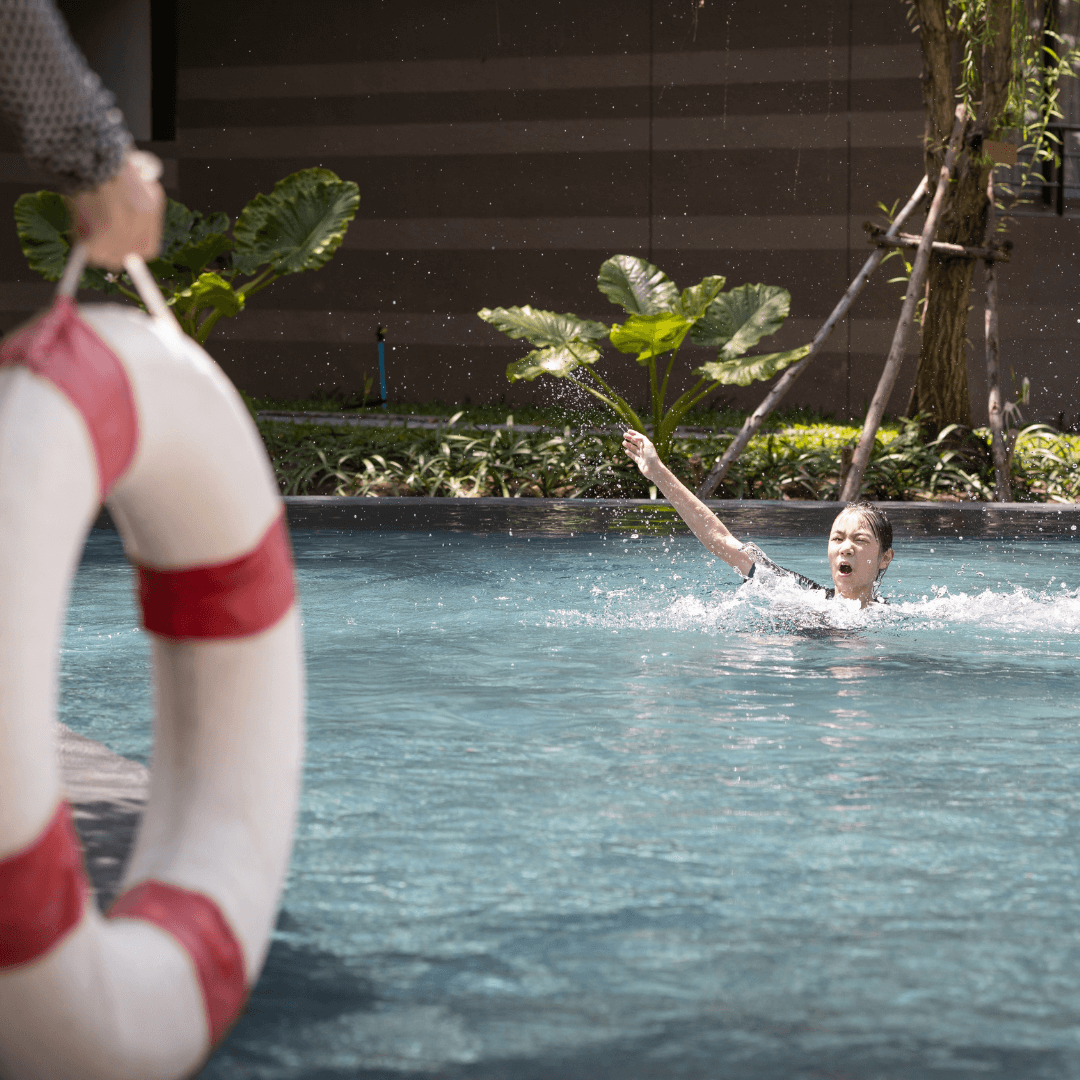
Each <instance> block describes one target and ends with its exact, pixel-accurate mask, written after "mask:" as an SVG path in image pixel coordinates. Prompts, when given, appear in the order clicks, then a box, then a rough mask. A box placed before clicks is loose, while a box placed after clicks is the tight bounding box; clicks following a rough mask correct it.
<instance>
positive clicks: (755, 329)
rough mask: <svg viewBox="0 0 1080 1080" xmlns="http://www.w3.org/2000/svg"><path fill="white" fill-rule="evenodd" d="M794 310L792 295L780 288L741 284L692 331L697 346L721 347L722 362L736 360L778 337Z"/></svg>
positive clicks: (719, 299) (723, 296) (717, 302)
mask: <svg viewBox="0 0 1080 1080" xmlns="http://www.w3.org/2000/svg"><path fill="white" fill-rule="evenodd" d="M790 310H791V293H789V292H788V291H787V289H782V288H781V287H780V286H779V285H740V286H739V287H738V288H737V289H732V290H731V291H730V292H726V293H721V294H720V295H719V296H718V297H717V298H716V299H715V300H714V301H713V302H712V303H711V304H710V305H709V307H708V310H707V311H706V312H705V314H704V315H703V316H702V318H701V319H700V320H699V321H698V322H697V324H696V325H695V326H694V329H693V330H691V331H690V340H691V341H693V342H694V343H695V344H697V345H711V346H713V347H717V346H719V347H720V356H719V359H721V360H732V359H734V358H735V357H736V356H742V354H743V353H744V352H746V351H747V349H750V348H753V346H755V345H756V344H757V343H758V342H759V341H760V340H761V339H762V338H763V337H765V336H766V335H768V334H775V333H776V331H777V330H779V329H780V327H781V325H782V324H783V322H784V319H786V318H787V315H788V312H789V311H790Z"/></svg>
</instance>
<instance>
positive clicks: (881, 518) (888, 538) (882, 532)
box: [840, 502, 892, 553]
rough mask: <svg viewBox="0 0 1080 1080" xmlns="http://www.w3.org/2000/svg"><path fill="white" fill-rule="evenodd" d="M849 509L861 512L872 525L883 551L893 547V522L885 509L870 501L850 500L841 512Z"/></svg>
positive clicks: (843, 512) (871, 527)
mask: <svg viewBox="0 0 1080 1080" xmlns="http://www.w3.org/2000/svg"><path fill="white" fill-rule="evenodd" d="M849 510H853V511H854V512H855V513H856V514H859V515H860V516H861V517H862V519H863V520H864V521H865V522H866V524H867V525H868V526H869V527H870V531H871V532H872V533H873V534H874V537H875V539H876V540H877V542H878V544H879V545H880V549H881V551H882V552H883V553H884V552H886V551H888V550H889V548H891V547H892V522H890V521H889V518H888V515H887V514H886V513H885V511H884V510H882V509H881V508H880V507H878V506H875V505H874V504H873V503H869V502H849V503H848V504H847V506H845V507H844V509H843V510H841V511H840V513H842V514H846V513H847V512H848V511H849Z"/></svg>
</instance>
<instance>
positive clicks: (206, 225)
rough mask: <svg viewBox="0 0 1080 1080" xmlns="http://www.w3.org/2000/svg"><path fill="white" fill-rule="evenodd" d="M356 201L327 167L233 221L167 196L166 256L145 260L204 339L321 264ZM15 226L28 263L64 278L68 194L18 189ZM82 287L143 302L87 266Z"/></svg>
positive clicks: (302, 175) (183, 321)
mask: <svg viewBox="0 0 1080 1080" xmlns="http://www.w3.org/2000/svg"><path fill="white" fill-rule="evenodd" d="M359 201H360V194H359V189H358V188H357V186H356V184H354V183H353V182H352V181H346V180H340V179H339V178H338V177H337V176H336V175H335V174H334V173H332V172H330V170H329V169H303V170H301V171H300V172H298V173H293V174H292V175H291V176H287V177H285V179H284V180H280V181H278V183H277V184H276V185H275V186H274V190H273V192H271V193H270V194H269V195H256V196H255V198H254V199H252V200H251V202H250V203H248V205H247V206H246V207H244V209H243V210H242V211H241V212H240V217H239V218H238V219H237V221H236V225H235V226H233V225H232V222H231V221H230V219H229V215H228V214H226V213H224V212H220V211H219V212H217V213H212V214H206V215H204V214H201V213H200V212H199V211H197V210H190V209H188V207H186V206H184V205H183V204H182V203H178V202H176V201H175V200H174V199H169V200H168V202H167V204H166V208H165V221H164V226H163V229H162V242H161V253H160V254H159V255H158V257H157V258H156V259H152V260H151V261H150V262H149V263H147V266H148V267H149V269H150V271H151V273H153V275H154V277H155V278H156V279H157V282H158V285H159V286H160V287H161V291H162V294H163V295H164V297H165V300H166V302H167V303H168V304H169V305H170V306H171V307H172V308H173V311H174V313H175V314H176V317H177V320H178V321H179V323H180V325H181V326H182V327H183V329H184V332H185V333H187V334H189V335H190V336H191V337H193V338H195V340H196V341H199V342H204V341H206V339H207V337H208V336H209V334H210V331H211V330H213V328H214V326H215V325H216V324H217V322H218V320H219V319H221V318H231V317H232V316H234V315H237V314H239V313H240V312H241V311H243V310H244V307H245V306H246V301H247V298H248V297H250V296H252V295H254V294H255V293H257V292H259V291H260V290H261V289H264V288H266V287H267V286H268V285H270V284H272V283H273V282H274V281H276V280H277V279H278V278H280V277H283V276H284V275H286V274H297V273H300V272H302V271H304V270H317V269H318V268H319V267H321V266H323V265H325V263H326V262H327V261H328V260H329V259H330V257H331V256H332V255H333V253H334V252H335V251H336V250H337V249H338V247H340V245H341V241H342V239H343V238H344V236H345V232H346V230H347V229H348V227H349V222H350V221H352V219H353V217H354V216H355V214H356V208H357V205H358V204H359ZM15 224H16V229H17V231H18V235H19V243H20V244H21V245H22V250H23V254H24V255H25V256H26V259H27V262H28V263H29V264H30V268H31V269H32V270H34V271H36V272H37V273H39V274H41V276H42V277H43V278H45V280H46V281H58V280H59V279H60V276H61V275H62V274H63V272H64V266H65V265H66V263H67V258H68V253H69V251H70V248H71V245H70V242H69V239H68V234H69V232H70V223H69V221H68V212H67V206H66V204H65V203H64V200H63V198H62V197H61V196H60V195H58V194H56V192H52V191H38V192H35V193H33V194H29V195H22V196H20V198H19V199H18V200H17V201H16V203H15ZM230 229H231V230H232V236H230V235H229V231H230ZM242 277H246V278H248V280H246V281H242V280H241V278H242ZM79 284H80V286H81V287H82V288H91V289H99V290H101V291H103V292H107V293H122V294H123V295H124V296H127V297H128V298H129V299H131V300H134V301H135V302H136V303H141V301H140V300H139V297H138V294H137V293H136V292H135V288H134V286H133V285H132V283H131V281H130V280H129V278H128V276H127V274H123V273H121V274H107V273H104V272H103V271H101V270H95V269H93V268H90V269H87V270H86V271H85V272H84V273H83V276H82V280H81V281H80V283H79Z"/></svg>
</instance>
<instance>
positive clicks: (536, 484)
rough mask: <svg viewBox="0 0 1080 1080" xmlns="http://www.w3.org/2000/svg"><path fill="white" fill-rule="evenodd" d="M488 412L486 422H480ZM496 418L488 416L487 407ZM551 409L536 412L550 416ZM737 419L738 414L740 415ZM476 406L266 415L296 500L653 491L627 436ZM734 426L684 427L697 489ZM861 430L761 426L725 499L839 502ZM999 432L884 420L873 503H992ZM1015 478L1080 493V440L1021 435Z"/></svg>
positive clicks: (871, 482) (869, 487)
mask: <svg viewBox="0 0 1080 1080" xmlns="http://www.w3.org/2000/svg"><path fill="white" fill-rule="evenodd" d="M480 413H483V411H482V410H480V411H479V412H474V414H473V415H474V419H473V420H472V422H473V423H476V422H479V421H477V420H476V419H475V416H476V415H479V414H480ZM483 415H484V416H487V413H483ZM541 418H542V417H539V416H538V417H536V419H541ZM731 421H732V427H733V428H734V427H736V426H737V424H738V417H732V418H731ZM466 423H467V422H466V421H463V420H462V414H461V413H460V412H458V413H457V414H456V415H455V416H453V417H451V418H450V419H449V420H448V422H447V424H446V426H445V427H444V428H443V429H442V430H441V431H423V430H417V429H415V428H410V429H408V430H405V429H402V428H400V427H399V428H341V427H329V426H318V425H317V424H310V425H307V424H305V425H300V424H284V423H267V422H263V423H262V424H260V428H261V431H262V433H263V438H264V440H265V441H266V445H267V448H268V450H269V451H270V456H271V460H272V461H273V463H274V467H275V470H276V472H277V476H278V482H279V484H280V485H281V490H282V492H283V493H284V494H287V495H308V494H338V495H370V496H377V495H443V496H449V497H469V496H481V495H495V496H499V495H502V496H521V497H541V496H543V497H555V498H599V497H607V498H647V497H648V494H649V490H648V487H649V485H648V482H647V481H646V480H645V479H644V478H643V477H642V476H641V475H640V473H638V471H637V469H635V468H634V467H633V465H632V464H631V463H630V462H629V461H628V460H627V458H626V456H625V455H624V454H623V452H622V449H621V438H620V437H619V435H618V434H617V433H616V432H610V433H609V432H603V431H596V430H585V431H579V432H578V433H577V434H573V433H571V430H570V428H568V427H567V428H565V429H564V430H563V432H562V434H561V435H558V434H556V433H554V432H550V431H549V432H535V433H530V434H526V433H523V432H520V431H518V430H517V429H514V428H510V429H507V428H503V429H501V430H498V431H495V432H491V431H484V432H481V431H478V430H475V429H473V430H469V429H468V428H467V427H466ZM733 435H734V431H733V430H729V431H725V432H717V433H716V434H714V435H711V436H690V435H685V434H677V435H676V437H675V438H674V440H673V445H672V452H671V457H670V461H669V464H670V467H671V468H672V469H673V470H674V472H675V473H676V475H678V476H679V477H681V478H682V479H683V480H684V482H686V483H687V484H689V485H693V484H695V483H696V482H697V481H698V480H699V479H700V476H701V474H702V473H703V472H704V471H707V470H708V468H709V467H710V465H711V464H712V462H713V461H715V460H716V459H717V458H719V457H720V455H721V454H722V453H723V451H724V450H725V449H726V448H727V445H728V443H729V442H730V440H731V439H732V437H733ZM858 437H859V428H857V427H849V426H845V425H839V424H830V423H824V422H821V421H815V422H811V423H800V424H790V423H789V424H788V426H786V427H783V428H780V429H778V430H774V431H767V432H763V433H761V434H759V435H757V436H756V437H755V438H754V439H752V440H751V441H750V444H749V446H748V447H747V449H746V451H745V453H744V454H743V455H742V457H741V458H739V460H738V461H736V462H735V463H734V465H733V466H732V469H731V471H730V472H729V473H728V475H727V476H726V477H725V479H724V482H723V484H722V486H721V489H720V491H718V492H717V495H718V497H720V498H749V499H825V500H835V499H837V498H838V496H839V480H840V472H841V457H842V452H843V450H844V448H845V447H850V446H853V445H854V443H855V441H856V440H857V439H858ZM989 446H990V435H989V432H988V431H987V430H986V429H978V430H976V431H973V432H965V431H962V430H960V429H957V428H955V427H953V428H950V429H948V430H946V431H943V432H942V433H941V434H940V435H939V436H938V437H937V438H935V439H933V440H931V441H929V442H927V441H925V440H924V439H923V436H922V434H921V431H920V420H919V419H916V420H903V421H900V422H899V423H898V424H893V425H891V426H889V425H886V426H884V427H883V428H882V429H881V430H880V431H879V432H878V436H877V440H876V442H875V445H874V449H873V452H872V454H871V458H870V465H869V468H868V470H867V474H866V487H865V491H866V494H867V497H868V498H872V499H878V500H905V501H909V500H916V501H918V500H935V501H942V500H945V501H955V500H987V501H989V500H992V499H993V491H994V470H993V462H992V460H991V456H990V451H989ZM1011 482H1012V485H1013V491H1014V492H1015V493H1016V497H1017V498H1018V499H1020V500H1021V501H1029V502H1044V501H1049V502H1054V501H1058V502H1074V501H1076V500H1077V499H1078V498H1080V437H1078V436H1075V435H1065V434H1059V433H1058V432H1055V431H1052V430H1050V429H1048V428H1045V427H1041V426H1039V425H1032V426H1031V427H1028V428H1025V429H1024V430H1023V431H1022V432H1020V433H1019V435H1018V436H1017V445H1016V451H1015V453H1014V456H1013V464H1012V476H1011Z"/></svg>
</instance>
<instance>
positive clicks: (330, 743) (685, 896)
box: [61, 533, 1080, 1080]
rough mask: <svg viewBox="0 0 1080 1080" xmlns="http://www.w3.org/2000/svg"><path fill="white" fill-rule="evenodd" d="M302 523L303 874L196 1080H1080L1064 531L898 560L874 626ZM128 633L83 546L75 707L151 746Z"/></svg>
mask: <svg viewBox="0 0 1080 1080" xmlns="http://www.w3.org/2000/svg"><path fill="white" fill-rule="evenodd" d="M294 539H295V546H296V552H297V558H298V565H299V576H300V586H301V594H302V601H303V609H304V623H305V636H306V648H307V653H308V658H309V680H310V691H309V694H310V703H309V727H310V741H309V747H308V762H307V779H306V793H305V796H304V801H303V808H302V814H301V820H300V825H299V832H298V838H297V846H296V854H295V858H294V862H293V869H292V873H291V876H290V879H289V884H288V889H287V893H286V896H285V902H284V909H283V914H282V917H281V920H280V926H279V931H278V934H277V936H276V940H275V942H274V946H273V949H272V952H271V956H270V961H269V963H268V966H267V970H266V974H265V975H264V978H263V980H262V982H261V983H260V985H259V987H258V988H257V990H256V991H255V994H254V996H253V998H252V1002H251V1005H250V1008H249V1011H248V1014H247V1015H246V1016H245V1017H244V1018H243V1019H242V1020H241V1022H240V1023H239V1025H238V1026H237V1027H236V1029H235V1030H234V1031H233V1033H232V1035H231V1036H230V1038H229V1039H228V1041H227V1042H226V1044H225V1045H224V1046H223V1047H222V1048H221V1049H220V1050H219V1051H218V1053H217V1054H216V1055H215V1057H214V1058H213V1059H212V1060H211V1062H210V1064H209V1065H208V1066H207V1068H206V1070H205V1071H204V1074H203V1075H204V1076H206V1077H211V1078H214V1080H225V1078H229V1080H247V1078H258V1080H264V1078H265V1080H277V1078H282V1080H286V1078H300V1077H303V1078H319V1080H345V1078H353V1077H364V1078H369V1080H374V1078H376V1077H379V1078H382V1077H387V1078H389V1077H397V1078H405V1077H416V1078H419V1077H435V1076H440V1077H442V1076H446V1077H455V1078H456V1077H461V1078H466V1077H467V1078H474V1077H475V1078H484V1080H496V1078H506V1080H519V1078H526V1080H527V1078H537V1080H539V1078H552V1080H554V1078H556V1077H557V1078H560V1080H564V1078H571V1080H576V1078H581V1080H585V1078H588V1080H594V1078H605V1080H606V1078H611V1080H615V1078H620V1080H646V1078H648V1080H653V1078H655V1080H667V1078H686V1077H701V1078H710V1080H711V1078H726V1077H731V1078H739V1080H742V1078H746V1080H750V1078H753V1080H773V1078H775V1080H789V1078H799V1080H803V1078H805V1080H811V1078H815V1080H817V1078H833V1080H855V1078H859V1080H886V1078H887V1080H897V1078H904V1080H907V1078H911V1080H914V1078H916V1077H917V1078H920V1080H922V1078H927V1077H931V1078H946V1077H947V1078H949V1080H959V1078H966V1077H973V1078H974V1077H979V1078H983V1077H987V1076H990V1077H993V1076H1000V1077H1003V1078H1006V1077H1007V1078H1009V1080H1017V1078H1023V1080H1028V1078H1040V1080H1042V1078H1046V1080H1063V1078H1069V1077H1080V872H1078V868H1080V858H1078V850H1077V840H1078V831H1080V830H1078V821H1080V818H1078V813H1077V811H1078V805H1077V804H1078V796H1077V780H1078V779H1080V776H1078V769H1080V665H1078V663H1077V660H1078V656H1080V598H1078V586H1080V545H1077V544H1075V543H1068V542H1064V541H1055V542H1050V541H1048V542H1023V543H1021V542H1017V543H1003V542H1000V541H993V542H983V541H972V540H963V541H960V540H923V541H906V542H901V543H898V545H897V549H898V555H897V560H896V563H895V564H894V567H893V569H892V570H890V572H889V575H888V576H887V578H886V585H887V588H886V590H885V591H886V593H887V594H889V595H891V596H892V598H893V603H892V604H891V605H890V606H889V607H888V608H886V609H883V610H872V611H868V612H858V611H853V610H850V609H847V608H846V607H845V606H844V605H843V604H839V605H837V604H831V605H830V604H826V603H821V602H819V601H818V599H817V598H816V597H815V596H813V595H812V594H807V593H803V592H798V591H794V590H791V589H789V588H785V587H779V588H775V589H768V588H762V587H760V586H753V585H751V586H745V587H740V586H739V585H738V579H737V578H736V577H735V575H734V574H732V573H731V571H729V570H728V569H727V568H726V567H724V566H723V565H722V564H720V563H718V562H716V561H715V560H713V559H711V558H710V557H709V556H707V555H706V554H705V553H704V551H703V549H702V548H701V547H700V546H699V545H698V544H697V542H696V541H694V540H692V539H690V538H681V537H680V538H675V539H671V540H663V539H658V538H655V537H644V536H643V537H631V536H626V537H617V538H616V537H608V538H601V537H597V536H592V537H577V538H573V539H558V540H551V539H538V538H535V537H534V538H531V539H526V538H519V537H510V536H501V537H470V536H462V535H458V534H436V535H431V536H429V535H428V534H426V533H425V534H416V533H401V534H372V533H366V534H315V533H307V534H305V533H299V534H297V535H296V536H295V538H294ZM762 546H763V547H764V548H765V549H766V551H768V552H769V554H770V555H772V556H773V557H774V558H775V559H776V560H777V561H778V562H781V563H783V564H784V565H788V566H790V567H792V568H793V569H796V570H800V571H802V572H803V573H806V574H809V575H810V576H813V577H817V578H818V580H826V579H827V568H826V566H825V564H824V559H823V547H824V540H823V539H822V540H816V539H815V540H813V541H775V540H774V541H767V542H763V544H762ZM136 625H137V624H136V619H135V614H134V606H133V602H132V592H131V584H130V576H129V572H128V570H127V569H126V567H125V566H124V564H123V561H122V557H121V554H120V549H119V544H118V541H117V539H116V537H115V535H114V534H110V533H94V534H93V535H92V537H91V539H90V542H89V545H88V548H87V554H86V558H85V560H84V563H83V566H82V568H81V570H80V572H79V576H78V580H77V583H76V588H75V594H74V597H73V603H72V608H71V614H70V620H69V630H68V634H67V638H66V644H65V650H64V655H63V662H62V674H63V682H62V709H61V711H62V719H64V720H65V721H66V722H67V723H69V724H70V725H71V726H72V727H74V728H76V729H77V730H79V731H81V732H83V733H85V734H87V735H90V736H92V737H94V738H98V739H101V740H102V741H104V742H106V743H107V744H108V745H110V746H112V747H113V748H114V749H116V750H118V751H120V752H122V753H126V754H129V755H131V756H134V757H138V758H140V759H143V760H145V759H146V758H147V756H148V754H149V751H150V745H149V726H148V725H149V712H150V707H151V706H150V697H149V689H148V673H147V659H146V658H147V652H146V647H145V641H144V638H143V635H142V634H141V632H139V631H138V630H136V629H135V627H136Z"/></svg>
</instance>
